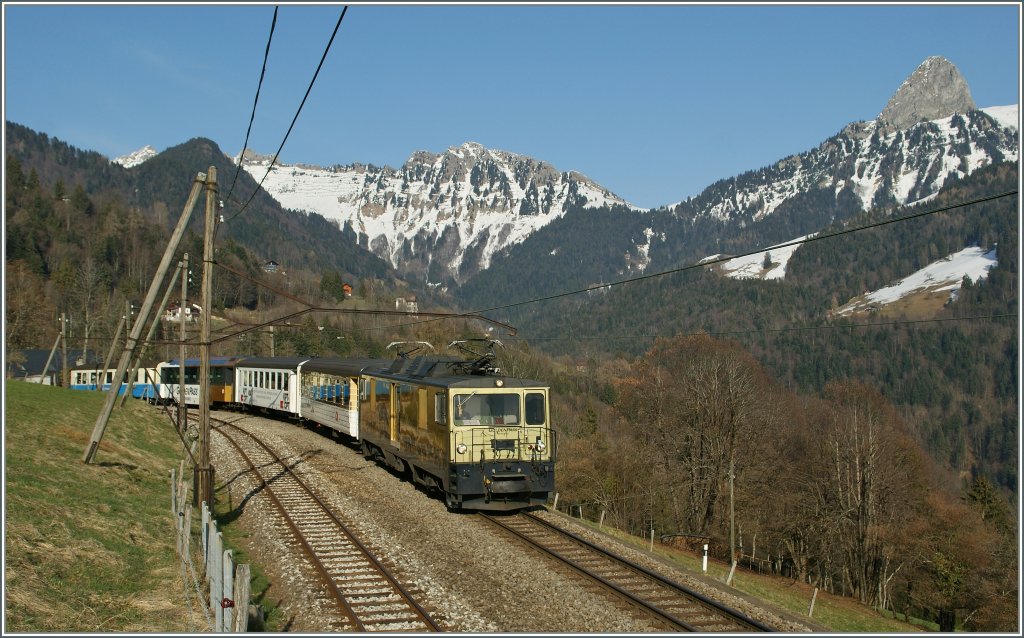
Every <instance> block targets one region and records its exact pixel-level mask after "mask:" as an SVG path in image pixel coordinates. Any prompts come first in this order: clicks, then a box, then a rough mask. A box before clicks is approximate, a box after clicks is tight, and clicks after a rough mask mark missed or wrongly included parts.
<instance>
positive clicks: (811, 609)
mask: <svg viewBox="0 0 1024 638" xmlns="http://www.w3.org/2000/svg"><path fill="white" fill-rule="evenodd" d="M817 598H818V588H817V587H815V588H814V593H813V594H811V607H810V609H808V610H807V617H808V618H810V617H811V616H813V615H814V601H815V600H816V599H817Z"/></svg>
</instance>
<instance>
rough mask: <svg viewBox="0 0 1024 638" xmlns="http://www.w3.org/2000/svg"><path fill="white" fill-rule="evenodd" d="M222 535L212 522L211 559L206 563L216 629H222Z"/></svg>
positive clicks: (214, 522) (211, 608)
mask: <svg viewBox="0 0 1024 638" xmlns="http://www.w3.org/2000/svg"><path fill="white" fill-rule="evenodd" d="M221 538H222V537H221V534H220V532H218V531H217V522H216V521H210V558H209V560H208V562H207V563H206V582H207V583H209V585H210V611H212V612H213V613H214V616H215V618H216V621H215V625H214V626H215V627H220V616H221V613H220V612H221V608H220V597H219V596H218V595H217V594H218V593H219V592H220V577H221V571H220V570H221V566H220V559H221V556H220V551H221V550H220V541H221Z"/></svg>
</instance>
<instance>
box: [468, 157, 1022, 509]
mask: <svg viewBox="0 0 1024 638" xmlns="http://www.w3.org/2000/svg"><path fill="white" fill-rule="evenodd" d="M1016 185H1017V170H1016V166H1015V165H1012V164H1001V165H996V166H991V167H988V168H986V169H983V170H980V171H978V172H977V173H976V174H974V175H972V176H970V177H969V178H966V179H964V180H963V181H961V182H958V183H954V184H951V185H949V186H947V188H946V189H945V190H944V191H943V192H942V193H941V194H940V195H939V196H938V197H937V198H935V199H933V200H931V201H929V202H927V203H926V204H922V205H919V206H917V207H911V208H899V209H896V210H891V209H887V210H879V211H874V212H868V213H864V214H861V215H858V216H856V217H853V218H851V219H849V220H848V221H846V222H844V223H837V224H836V225H834V226H831V227H827V228H825V229H824V230H823V231H822V234H823V235H824V234H828V233H830V232H836V231H840V230H844V229H848V228H852V227H858V226H863V225H869V224H872V223H874V222H877V221H879V220H883V219H889V218H892V217H901V216H904V215H908V214H914V213H917V212H922V211H926V210H934V209H940V208H945V207H948V206H951V205H954V204H956V203H959V202H962V201H967V200H971V199H976V198H980V197H985V196H988V195H992V194H997V193H1003V192H1007V191H1013V190H1015V189H1016ZM595 213H596V214H595ZM587 215H588V219H593V220H602V219H603V217H602V213H600V212H599V211H588V212H587ZM605 215H607V213H605ZM608 217H611V216H610V215H609V216H608ZM616 219H621V217H618V218H616ZM595 223H597V222H595ZM614 224H615V222H614V221H609V222H607V226H606V232H607V237H608V242H607V243H608V246H609V251H610V253H612V254H614V253H615V252H616V251H617V250H618V248H616V247H615V241H616V239H615V234H613V229H614ZM638 224H639V222H638ZM552 226H554V227H556V228H557V226H555V224H552ZM566 232H568V230H566ZM623 232H624V233H628V232H629V230H628V229H626V230H625V231H623ZM801 232H803V231H801ZM1018 233H1019V213H1018V210H1017V198H1016V197H1015V196H1011V197H1004V198H1000V199H997V200H993V201H990V202H986V203H982V204H977V205H973V206H970V207H966V208H953V209H950V210H949V211H947V212H942V213H938V214H934V215H925V216H923V217H921V218H918V219H915V220H910V221H906V222H898V223H894V224H889V225H885V226H882V227H879V228H875V229H871V230H864V231H859V232H854V233H849V234H845V235H842V236H840V237H836V238H834V239H822V240H819V241H813V242H809V243H807V244H805V245H803V246H802V247H801V248H800V249H799V250H797V251H796V253H795V254H794V256H793V258H792V259H791V261H790V262H789V267H788V271H787V272H788V274H787V277H786V279H785V280H784V281H754V280H733V279H728V278H724V277H720V276H717V275H715V274H713V273H711V272H709V271H706V270H705V269H703V268H693V269H689V270H685V271H684V272H679V273H676V274H672V275H667V276H664V277H656V278H652V279H648V280H644V281H639V282H635V283H630V284H626V285H621V286H613V287H611V288H607V289H601V290H598V291H591V292H589V293H583V294H578V295H573V296H570V297H565V298H559V299H554V300H550V301H545V302H543V303H536V304H528V305H524V306H521V307H514V308H510V309H507V310H499V311H495V312H494V313H493V315H494V316H495V317H496V318H499V319H502V320H504V321H508V322H510V323H512V324H513V325H515V326H516V327H517V328H519V330H520V336H521V337H522V338H523V339H525V340H528V341H530V342H531V343H533V344H535V345H536V346H537V347H541V348H543V349H544V350H546V351H548V352H551V353H554V354H561V355H565V356H567V357H571V358H572V359H573V360H575V361H577V362H581V363H583V362H587V361H588V360H589V361H590V362H595V361H599V360H602V359H605V358H607V357H609V356H616V355H617V356H621V357H625V358H631V357H635V356H637V355H639V354H641V353H643V352H644V351H646V349H647V348H649V347H650V344H651V343H652V341H653V339H654V337H656V336H658V335H663V336H671V335H676V334H696V333H700V332H706V333H708V334H712V335H720V336H722V337H725V338H729V339H734V340H736V341H738V342H739V343H742V344H743V345H744V347H746V348H747V349H749V350H750V351H751V352H752V353H754V354H755V355H756V356H757V357H758V359H759V360H760V361H761V362H762V363H763V365H765V367H766V369H767V370H768V371H769V373H770V374H771V375H772V376H773V377H775V378H776V379H777V380H778V381H779V382H781V383H783V384H784V385H786V386H787V387H790V388H792V389H794V390H796V391H799V392H809V393H815V392H821V391H822V390H823V389H824V388H825V386H826V385H827V384H828V383H829V382H834V381H841V380H857V381H859V382H862V383H865V384H866V385H868V386H870V387H872V388H875V389H876V390H877V391H878V392H880V393H881V394H882V395H884V396H885V397H886V398H888V399H889V400H890V401H892V402H893V403H894V404H896V405H897V406H898V407H899V409H900V411H901V414H902V415H903V416H904V417H905V418H907V419H908V422H909V423H910V424H911V428H912V430H913V431H914V433H915V436H917V437H918V438H919V440H920V441H921V442H922V444H923V445H924V446H925V447H926V449H928V450H929V451H930V452H931V453H932V454H933V455H934V456H935V457H936V458H937V459H939V460H940V462H941V464H942V465H944V466H946V467H948V468H950V469H952V470H955V471H961V472H965V473H966V475H967V476H970V475H978V474H983V475H987V476H989V477H990V478H991V479H992V480H993V481H994V482H996V483H998V484H999V485H1000V486H1001V487H1002V488H1003V489H1005V490H1007V491H1008V492H1010V491H1012V492H1015V491H1016V489H1017V479H1018V467H1017V458H1016V450H1017V442H1018V438H1017V436H1018V435H1017V426H1018V421H1017V386H1018V383H1019V379H1018V378H1017V374H1016V371H1017V356H1018V346H1019V344H1018V339H1017V326H1018V318H1017V316H1016V313H1017V306H1018V300H1019V281H1018V274H1017V273H1018V271H1019V263H1018V260H1017V255H1018ZM559 237H561V238H562V239H564V240H565V241H566V242H567V243H566V244H565V245H563V247H562V248H560V249H557V250H560V251H565V252H571V251H573V250H579V251H582V247H581V248H575V247H574V246H573V244H572V243H571V241H570V240H569V238H568V237H569V236H568V235H567V234H563V235H560V236H559ZM530 242H535V243H538V244H539V242H540V238H536V239H535V238H531V239H529V240H527V242H524V249H527V248H529V247H528V246H526V244H529V243H530ZM969 245H980V246H984V247H997V250H998V258H999V263H998V266H997V267H996V268H995V269H993V270H992V271H991V272H990V274H989V276H988V278H987V279H984V280H982V281H981V282H978V283H970V284H967V285H965V286H964V288H963V290H962V291H961V293H960V296H959V299H958V301H956V302H954V303H950V304H949V305H948V306H947V307H946V308H944V309H942V310H941V311H940V312H939V314H938V316H935V317H929V319H934V321H928V322H924V323H920V322H901V321H898V320H897V321H893V320H888V321H885V322H883V323H884V325H880V326H877V327H856V326H858V325H860V324H865V323H871V322H876V321H879V320H877V319H874V318H870V317H869V318H860V319H857V320H856V321H852V320H849V319H833V318H830V317H831V313H832V311H833V310H834V309H835V308H837V307H838V306H839V305H841V304H843V303H844V302H846V301H847V300H848V299H850V298H851V297H854V296H856V295H859V294H861V293H863V292H865V291H869V290H874V289H877V288H880V287H882V286H885V285H887V284H890V283H892V282H893V281H895V280H898V279H899V278H901V277H905V276H907V275H909V274H911V273H912V272H914V271H916V270H918V269H920V268H922V267H923V266H925V265H927V264H929V263H931V262H934V261H936V260H939V259H942V258H944V257H946V256H948V255H949V254H951V253H953V252H956V251H958V250H960V249H962V248H964V247H965V246H969ZM538 248H539V250H541V251H547V250H556V247H549V246H548V245H543V246H538ZM589 248H590V251H589V252H588V253H587V254H591V253H597V254H600V251H599V250H595V249H594V247H589ZM538 259H539V257H538ZM527 261H528V260H522V261H519V260H517V263H520V264H523V263H527ZM689 263H694V262H692V261H691V262H683V264H680V265H687V264H689ZM494 277H497V274H495V275H494ZM543 277H544V273H539V272H537V271H536V270H533V271H531V272H525V271H523V272H519V273H518V274H517V278H514V279H510V280H509V282H508V283H507V284H505V283H503V284H501V285H495V286H494V287H493V288H492V292H493V293H494V295H493V296H492V297H490V298H487V297H485V296H484V292H485V291H484V289H483V288H474V289H472V291H473V293H474V298H473V301H474V303H475V304H476V305H475V306H474V307H479V308H486V307H492V306H501V305H504V304H505V303H510V302H516V301H519V300H526V299H531V298H537V297H541V296H545V295H550V294H556V293H557V292H565V291H570V290H578V289H580V288H583V287H586V286H588V285H591V284H593V283H598V282H592V281H586V280H582V279H580V278H579V277H574V276H573V275H572V274H566V275H563V277H564V278H560V279H559V280H560V281H564V283H565V286H564V287H562V288H560V289H557V288H555V287H554V286H553V285H552V284H550V283H548V284H547V285H545V284H544V279H543ZM478 279H479V278H478ZM610 279H612V278H611V277H609V279H605V280H604V281H605V282H608V281H609V280H610ZM535 282H536V285H534V284H535ZM472 283H473V284H474V285H479V284H480V283H481V282H480V281H477V282H472ZM513 284H515V286H514V287H512V286H513ZM506 285H507V286H510V287H504V286H506ZM477 295H479V296H477ZM993 316H995V317H997V318H994V319H987V318H985V317H993ZM916 319H919V318H916V317H915V320H916Z"/></svg>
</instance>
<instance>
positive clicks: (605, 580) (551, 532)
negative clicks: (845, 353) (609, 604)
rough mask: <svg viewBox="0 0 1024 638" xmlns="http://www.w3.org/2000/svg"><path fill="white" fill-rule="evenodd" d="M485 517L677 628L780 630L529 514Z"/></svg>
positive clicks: (644, 611)
mask: <svg viewBox="0 0 1024 638" xmlns="http://www.w3.org/2000/svg"><path fill="white" fill-rule="evenodd" d="M480 516H481V517H482V518H483V519H484V520H486V521H487V522H488V523H490V524H492V525H495V526H497V527H499V528H501V529H502V530H504V531H505V532H507V533H509V534H511V535H513V536H515V537H516V538H518V539H520V540H521V541H522V542H524V543H526V544H527V545H530V546H531V547H534V548H536V549H538V550H540V551H542V552H544V553H545V554H547V555H549V556H551V557H553V558H555V559H557V560H559V561H561V562H562V563H564V564H565V565H568V566H569V567H571V568H572V569H574V570H575V571H577V572H578V573H580V574H583V575H584V576H586V577H587V578H588V579H591V580H593V581H595V582H597V583H598V584H600V585H601V586H602V587H603V588H605V589H606V590H608V591H610V592H612V593H613V594H614V595H615V596H617V597H619V598H620V599H622V600H624V601H626V602H627V603H628V604H629V605H631V606H633V607H636V608H639V609H640V610H641V611H642V612H643V613H645V614H647V615H649V616H651V617H652V618H653V619H654V620H655V621H657V622H658V623H660V624H663V625H665V626H666V627H668V628H669V629H671V630H673V631H694V632H702V633H712V632H716V633H717V632H728V633H737V632H744V633H749V632H762V631H774V630H773V629H772V628H771V627H768V626H767V625H764V624H762V623H760V622H758V621H756V620H754V619H752V618H749V617H747V616H745V615H744V614H742V613H740V612H738V611H736V610H734V609H730V608H729V607H727V606H725V605H723V604H721V603H719V602H717V601H714V600H711V599H709V598H707V597H705V596H703V595H702V594H700V593H698V592H696V591H693V590H691V589H689V588H687V587H685V586H683V585H681V584H679V583H675V582H673V581H671V580H669V579H667V578H664V577H663V576H660V575H658V574H655V573H654V572H652V571H650V570H648V569H646V568H644V567H642V566H640V565H637V564H636V563H633V562H631V561H628V560H626V559H625V558H622V557H620V556H616V555H615V554H612V553H610V552H608V551H607V550H605V549H603V548H601V547H598V546H597V545H594V544H593V543H590V542H589V541H586V540H584V539H583V538H580V537H579V536H576V535H575V534H573V533H571V532H568V531H566V530H563V529H561V528H559V527H556V526H554V525H552V524H550V523H548V522H547V521H545V520H543V519H541V518H539V517H537V516H535V515H533V514H530V513H528V512H527V513H520V514H516V515H515V516H491V515H485V514H481V515H480Z"/></svg>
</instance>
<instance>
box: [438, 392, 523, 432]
mask: <svg viewBox="0 0 1024 638" xmlns="http://www.w3.org/2000/svg"><path fill="white" fill-rule="evenodd" d="M452 398H453V403H454V408H455V414H454V417H455V425H520V424H522V419H521V418H520V415H521V412H522V408H521V406H520V403H519V395H518V394H512V393H508V394H477V393H476V392H473V393H471V394H456V395H454V396H453V397H452Z"/></svg>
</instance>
